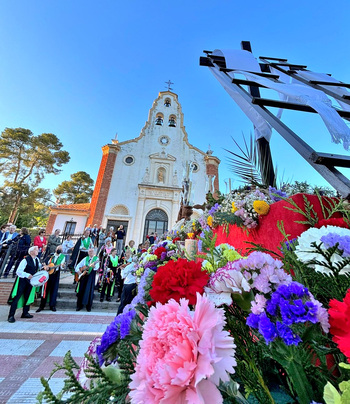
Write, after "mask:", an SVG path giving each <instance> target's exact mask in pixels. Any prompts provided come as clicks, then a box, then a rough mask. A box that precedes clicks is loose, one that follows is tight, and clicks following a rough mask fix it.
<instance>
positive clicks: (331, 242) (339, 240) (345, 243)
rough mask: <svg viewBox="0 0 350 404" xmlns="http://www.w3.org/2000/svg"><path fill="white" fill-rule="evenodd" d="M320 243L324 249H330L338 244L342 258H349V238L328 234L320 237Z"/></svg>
mask: <svg viewBox="0 0 350 404" xmlns="http://www.w3.org/2000/svg"><path fill="white" fill-rule="evenodd" d="M321 241H322V242H323V244H324V246H325V247H326V248H331V247H334V246H335V245H336V244H338V249H339V250H341V251H343V254H342V255H343V257H350V236H341V235H340V234H336V233H328V234H326V235H325V236H322V237H321Z"/></svg>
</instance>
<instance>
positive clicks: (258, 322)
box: [43, 190, 350, 404]
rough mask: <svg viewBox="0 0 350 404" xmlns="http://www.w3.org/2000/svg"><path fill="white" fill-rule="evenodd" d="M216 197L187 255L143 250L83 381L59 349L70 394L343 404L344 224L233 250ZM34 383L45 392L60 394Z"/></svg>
mask: <svg viewBox="0 0 350 404" xmlns="http://www.w3.org/2000/svg"><path fill="white" fill-rule="evenodd" d="M255 191H256V190H255ZM255 191H254V192H255ZM274 194H275V195H277V194H276V192H274ZM254 195H255V196H254V197H255V198H258V196H259V195H258V194H257V193H256V194H254ZM280 196H281V197H282V198H283V197H284V196H283V195H280ZM261 198H262V197H261ZM264 198H267V199H255V201H260V202H266V201H268V202H266V203H272V199H271V198H270V197H269V199H268V197H267V196H266V194H264ZM251 201H253V199H250V202H249V204H251V206H252V207H253V208H254V201H253V202H251ZM233 202H234V204H235V206H236V202H235V201H233ZM222 206H223V205H220V206H216V208H215V209H216V210H215V212H211V214H210V215H207V217H206V220H205V222H204V221H203V227H201V230H200V231H201V233H202V236H201V237H200V242H201V252H200V253H199V255H198V256H197V258H196V259H195V260H192V261H191V260H188V259H186V258H184V257H182V256H181V251H180V250H179V249H178V248H177V245H176V244H175V243H174V242H172V241H171V240H168V241H165V242H161V243H159V244H157V245H156V246H152V247H151V248H150V249H149V250H148V251H147V252H146V253H144V254H143V255H141V257H140V260H139V263H138V271H139V272H138V275H139V284H138V288H137V295H136V296H135V298H134V300H133V301H132V303H131V305H129V306H127V307H125V309H124V311H123V313H122V314H120V315H118V316H117V317H116V318H115V319H114V320H113V322H112V323H111V324H110V325H109V327H108V328H107V330H106V332H105V333H104V335H103V336H102V338H101V341H100V342H99V343H98V345H97V347H96V349H91V350H90V352H89V353H90V355H88V356H87V362H86V363H87V364H88V366H86V363H85V365H84V369H83V370H84V383H83V384H82V383H81V382H80V380H79V379H77V378H76V376H75V374H74V372H73V369H78V368H79V366H78V365H77V364H75V362H74V361H73V359H72V358H71V357H69V354H68V355H67V357H66V358H65V362H64V367H65V369H67V374H68V376H69V377H68V381H67V382H66V384H65V387H64V389H63V391H62V393H67V392H70V393H71V394H72V395H71V397H70V401H69V402H73V403H81V402H88V400H90V401H89V402H116V403H124V402H130V403H140V402H145V403H207V404H212V403H231V402H232V403H256V402H259V403H271V404H273V403H286V404H288V403H295V402H298V403H302V404H310V403H312V402H313V403H320V402H326V403H327V404H330V403H331V402H339V403H342V402H344V403H346V402H347V401H346V400H347V399H348V397H349V394H350V382H348V381H349V380H350V377H349V376H348V373H349V369H348V367H349V366H350V364H349V363H350V276H349V272H350V271H349V267H350V261H349V260H350V230H349V229H348V228H344V227H339V226H334V225H329V226H323V227H321V228H319V229H318V228H316V227H313V228H310V229H309V230H307V231H305V232H304V233H302V234H301V235H300V236H299V237H297V238H296V239H295V240H289V239H288V235H286V234H284V236H285V242H283V243H282V244H281V246H280V251H281V252H280V254H276V253H273V255H271V254H270V253H268V252H267V251H263V249H261V248H259V250H257V249H256V250H254V249H253V250H252V251H250V253H249V254H247V255H246V256H242V255H241V254H239V252H237V251H236V249H235V248H234V246H231V245H228V244H221V245H219V246H217V245H216V237H215V236H214V235H213V232H212V230H211V228H210V224H208V218H209V217H212V218H213V220H214V222H215V215H216V214H217V212H219V209H221V207H222ZM231 206H232V202H231ZM237 208H238V206H237ZM202 220H203V218H202ZM209 222H210V219H209ZM191 225H192V230H193V223H192V224H191ZM204 229H205V230H204ZM195 231H198V229H196V230H195ZM60 368H62V367H60ZM347 372H348V373H347ZM80 374H81V371H80ZM86 379H88V380H89V381H90V383H88V382H87V380H86ZM43 384H44V387H45V390H44V392H43V397H44V398H45V400H46V401H48V402H55V403H63V402H68V401H64V400H63V399H62V398H61V396H57V395H54V394H53V393H52V391H51V390H50V387H49V384H48V382H47V381H46V380H43ZM335 398H336V399H338V401H331V400H332V399H333V400H335ZM50 400H51V401H50ZM94 400H95V401H94ZM99 400H101V401H99ZM103 400H104V401H103ZM339 400H343V401H339ZM344 400H345V401H344Z"/></svg>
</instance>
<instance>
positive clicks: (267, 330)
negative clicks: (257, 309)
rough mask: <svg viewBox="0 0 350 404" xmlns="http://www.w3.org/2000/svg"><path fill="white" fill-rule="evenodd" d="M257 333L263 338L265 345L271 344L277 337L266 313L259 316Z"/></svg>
mask: <svg viewBox="0 0 350 404" xmlns="http://www.w3.org/2000/svg"><path fill="white" fill-rule="evenodd" d="M259 332H260V334H261V335H262V336H263V337H264V338H265V342H266V344H268V343H269V342H272V341H273V340H274V339H275V338H276V337H277V330H276V327H275V325H274V324H273V323H272V321H271V320H270V319H269V318H268V317H267V315H266V313H262V314H260V321H259Z"/></svg>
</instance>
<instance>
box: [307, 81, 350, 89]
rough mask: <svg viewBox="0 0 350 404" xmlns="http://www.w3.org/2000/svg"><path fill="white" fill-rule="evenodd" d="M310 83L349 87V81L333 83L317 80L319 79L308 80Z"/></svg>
mask: <svg viewBox="0 0 350 404" xmlns="http://www.w3.org/2000/svg"><path fill="white" fill-rule="evenodd" d="M309 83H310V84H318V85H319V86H334V87H346V88H350V84H349V83H334V82H330V81H319V80H310V81H309Z"/></svg>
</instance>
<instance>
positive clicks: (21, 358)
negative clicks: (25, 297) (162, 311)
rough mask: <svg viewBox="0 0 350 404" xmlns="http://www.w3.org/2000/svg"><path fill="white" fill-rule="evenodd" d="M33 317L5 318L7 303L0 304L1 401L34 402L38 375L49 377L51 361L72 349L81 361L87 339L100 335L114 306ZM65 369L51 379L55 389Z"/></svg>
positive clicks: (55, 360) (87, 343)
mask: <svg viewBox="0 0 350 404" xmlns="http://www.w3.org/2000/svg"><path fill="white" fill-rule="evenodd" d="M35 309H36V307H33V308H31V311H30V313H31V314H33V315H34V318H32V319H21V318H20V317H21V310H18V311H17V312H16V316H15V317H16V322H15V323H13V324H10V323H8V322H7V315H8V310H9V306H0V403H13V404H22V403H23V404H27V403H36V396H37V394H38V393H39V392H40V391H42V385H41V382H40V377H41V376H44V377H48V376H49V375H50V373H51V370H52V369H53V368H54V363H55V362H58V363H62V360H63V357H64V355H65V354H66V352H67V351H68V350H71V352H72V356H73V357H74V359H75V360H76V361H77V362H78V363H80V362H81V360H82V358H83V356H84V353H85V352H86V350H87V348H88V346H89V344H90V342H91V341H92V340H93V339H94V338H95V337H96V336H101V335H102V334H103V332H104V330H105V329H106V327H107V325H108V324H110V322H111V321H112V320H113V318H114V316H115V310H114V309H113V311H112V310H108V309H107V310H104V311H103V312H102V311H99V312H94V308H92V311H91V312H90V313H88V312H86V311H84V310H83V311H80V312H76V311H68V310H67V311H65V310H57V312H55V313H54V312H51V311H50V310H44V311H42V312H40V313H35ZM63 380H64V373H63V371H60V372H58V373H56V375H55V376H54V377H53V379H51V381H50V386H51V388H52V390H53V392H54V393H57V392H58V391H60V390H61V388H62V387H63Z"/></svg>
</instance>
